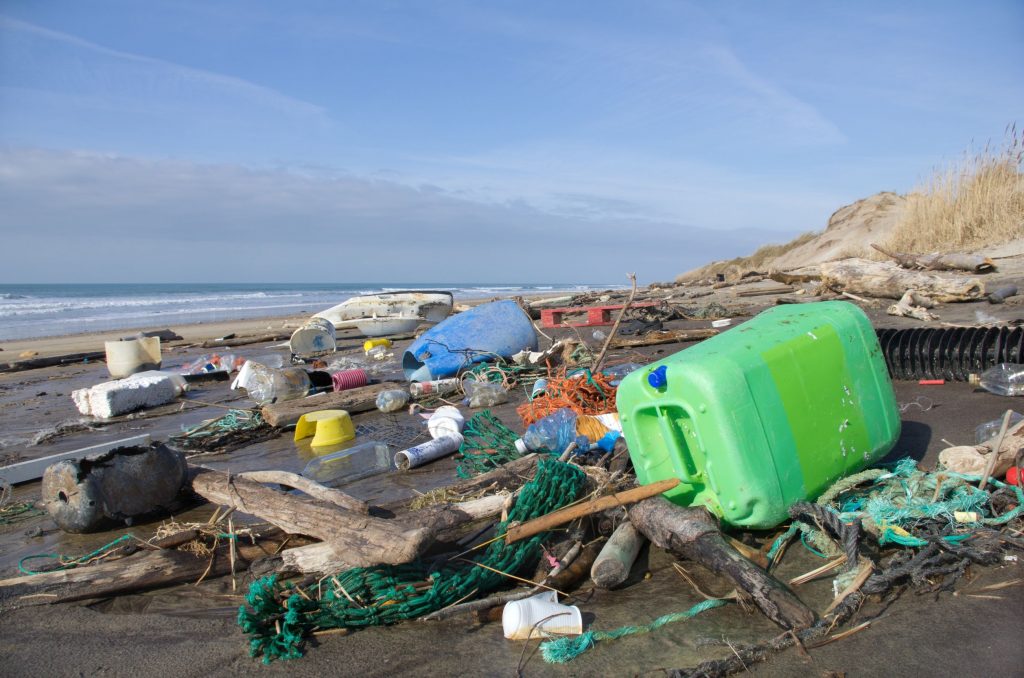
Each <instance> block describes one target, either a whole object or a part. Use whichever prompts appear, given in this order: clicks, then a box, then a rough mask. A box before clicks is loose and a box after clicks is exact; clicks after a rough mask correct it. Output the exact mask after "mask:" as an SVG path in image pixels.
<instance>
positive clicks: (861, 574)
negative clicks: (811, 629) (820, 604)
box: [825, 560, 875, 614]
mask: <svg viewBox="0 0 1024 678" xmlns="http://www.w3.org/2000/svg"><path fill="white" fill-rule="evenodd" d="M874 570H875V564H874V563H872V562H871V561H870V560H865V561H864V562H863V563H861V566H860V570H858V571H857V576H856V578H854V580H853V581H852V582H850V585H849V586H847V587H846V588H845V589H843V591H842V593H840V594H839V595H838V596H836V599H835V600H833V601H832V604H831V605H829V606H828V607H827V608H825V614H828V613H829V612H831V611H832V610H834V609H836V607H837V606H838V605H839V603H841V602H843V601H844V600H846V598H847V596H849V595H850V594H851V593H853V592H854V591H856V590H858V589H860V587H861V586H863V585H864V582H866V581H867V580H868V577H870V576H871V573H872V572H874Z"/></svg>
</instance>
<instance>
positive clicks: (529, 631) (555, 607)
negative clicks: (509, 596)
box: [501, 591, 583, 640]
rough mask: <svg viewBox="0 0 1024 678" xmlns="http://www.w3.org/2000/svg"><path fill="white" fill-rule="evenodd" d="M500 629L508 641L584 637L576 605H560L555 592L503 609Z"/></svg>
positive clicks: (538, 595) (516, 602)
mask: <svg viewBox="0 0 1024 678" xmlns="http://www.w3.org/2000/svg"><path fill="white" fill-rule="evenodd" d="M501 626H502V629H503V630H504V631H505V637H506V638H508V639H509V640H529V639H530V638H546V637H548V636H578V635H580V634H581V633H583V615H581V614H580V608H578V607H576V606H575V605H562V604H561V603H559V602H558V594H557V593H555V592H554V591H545V592H544V593H538V594H537V595H535V596H531V597H530V598H524V599H523V600H515V601H512V602H511V603H507V604H506V605H505V609H504V610H503V611H502V613H501Z"/></svg>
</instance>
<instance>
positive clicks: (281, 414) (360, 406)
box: [261, 381, 406, 428]
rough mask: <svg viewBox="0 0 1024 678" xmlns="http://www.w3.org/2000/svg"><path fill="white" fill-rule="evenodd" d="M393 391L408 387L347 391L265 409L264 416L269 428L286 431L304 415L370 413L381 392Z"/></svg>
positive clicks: (377, 386)
mask: <svg viewBox="0 0 1024 678" xmlns="http://www.w3.org/2000/svg"><path fill="white" fill-rule="evenodd" d="M394 388H406V386H405V384H399V383H398V382H394V381H388V382H384V383H383V384H371V385H369V386H360V387H359V388H353V389H349V390H347V391H338V392H337V393H327V394H325V395H319V396H313V397H312V398H299V399H298V400H286V401H285V402H283V403H274V404H273V405H266V406H264V408H263V409H262V410H261V413H262V414H263V420H264V421H266V422H267V423H268V424H270V425H271V426H273V427H275V428H283V427H285V426H291V425H292V424H295V423H296V422H298V421H299V417H301V416H302V415H304V414H309V413H310V412H316V411H318V410H345V411H347V412H348V413H349V414H356V413H358V412H369V411H370V410H372V409H375V408H376V407H377V396H378V395H379V394H380V392H381V391H387V390H389V389H394Z"/></svg>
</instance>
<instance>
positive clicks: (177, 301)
mask: <svg viewBox="0 0 1024 678" xmlns="http://www.w3.org/2000/svg"><path fill="white" fill-rule="evenodd" d="M621 287H622V285H597V284H593V285H590V284H581V285H566V284H533V283H530V284H517V283H508V284H475V283H468V284H467V283H462V284H451V283H414V284H404V283H295V284H289V283H266V284H260V283H210V284H202V283H198V284H188V283H176V284H148V283H147V284H75V285H65V284H46V285H0V341H11V340H14V339H31V338H34V337H48V336H62V335H68V334H79V333H82V332H97V331H108V330H122V329H125V330H126V329H135V328H141V327H156V326H160V327H161V328H163V327H169V328H170V329H174V325H176V324H177V325H187V324H193V323H198V322H219V321H224V320H241V319H248V318H261V317H271V316H284V315H298V314H301V313H309V314H313V313H317V312H319V311H322V310H324V309H326V308H329V307H331V306H334V305H335V304H339V303H341V302H342V301H344V300H345V299H348V298H349V297H352V296H356V295H359V294H373V293H377V292H389V291H396V290H449V291H451V292H452V293H454V295H455V298H456V299H473V298H488V297H493V296H514V295H520V294H537V293H545V294H557V293H559V292H566V293H567V294H568V293H576V292H581V291H586V290H592V289H612V288H621Z"/></svg>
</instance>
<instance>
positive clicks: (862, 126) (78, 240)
mask: <svg viewBox="0 0 1024 678" xmlns="http://www.w3.org/2000/svg"><path fill="white" fill-rule="evenodd" d="M1022 112H1024V3H1022V2H1020V1H1019V0H1013V1H1009V2H995V1H992V2H977V3H964V2H945V1H934V0H933V1H929V2H918V3H915V2H900V3H893V2H856V3H821V2H803V3H797V2H772V1H768V2H759V3H753V2H738V1H735V2H730V1H722V2H701V3H697V2H694V3H689V2H669V1H657V0H655V1H647V0H638V1H634V2H600V1H594V0H591V1H588V2H572V1H566V2H555V3H552V2H529V1H521V2H511V1H510V2H469V1H466V2H458V1H454V2H448V1H445V0H433V1H429V2H428V1H424V2H388V1H380V0H377V1H373V2H370V1H367V2H356V1H349V2H328V1H324V2H319V1H316V0H311V1H308V2H295V3H280V2H269V1H267V2H260V1H255V0H252V1H244V2H218V1H216V0H194V1H191V0H190V1H180V2H178V1H169V0H147V2H142V3H140V2H135V1H130V0H123V1H118V0H94V1H92V2H88V3H85V2H79V1H75V0H67V1H65V0H47V1H44V2H40V1H39V0H4V1H3V2H0V206H2V207H0V234H2V236H0V237H2V240H0V242H2V243H3V245H4V246H3V247H0V282H2V283H27V282H326V281H330V282H356V281H360V282H363V281H368V282H372V281H381V280H388V281H406V282H421V281H436V280H451V281H455V280H459V281H466V282H577V283H582V282H597V283H624V282H625V279H626V278H625V276H626V273H627V272H634V271H635V272H636V273H637V274H638V276H639V278H640V281H641V283H648V282H652V281H655V280H666V279H671V278H672V277H674V276H675V275H677V274H678V273H681V272H683V271H685V270H688V269H690V268H693V267H695V266H698V265H701V264H703V263H706V262H707V261H710V260H712V259H721V258H726V257H732V256H737V255H742V254H749V253H750V252H752V251H753V250H754V249H756V248H757V246H758V245H760V244H764V243H766V242H784V241H786V240H788V239H790V238H791V237H793V236H795V235H797V234H799V233H802V232H806V231H820V230H822V229H823V228H825V226H826V224H827V222H828V218H829V216H830V215H831V214H832V212H834V211H835V210H836V209H838V208H840V207H842V206H843V205H846V204H849V203H851V202H853V201H855V200H858V199H860V198H863V197H867V196H869V195H871V194H873V193H876V192H878V191H882V190H893V191H899V192H906V191H909V190H911V189H913V188H914V187H915V186H916V185H919V184H920V183H921V182H923V181H924V180H925V179H927V177H928V175H929V174H930V173H931V172H932V171H933V170H934V168H936V167H938V166H941V165H943V164H944V163H948V162H950V161H952V160H955V158H956V157H958V156H960V155H961V154H962V153H963V152H965V151H966V150H968V149H970V148H973V147H980V146H982V145H984V143H985V142H987V141H989V140H993V141H995V142H997V143H998V142H999V141H1000V140H1001V139H1002V138H1003V137H1004V134H1005V128H1006V127H1007V125H1008V124H1011V123H1014V122H1018V123H1020V122H1024V120H1021V118H1020V116H1021V113H1022Z"/></svg>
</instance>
